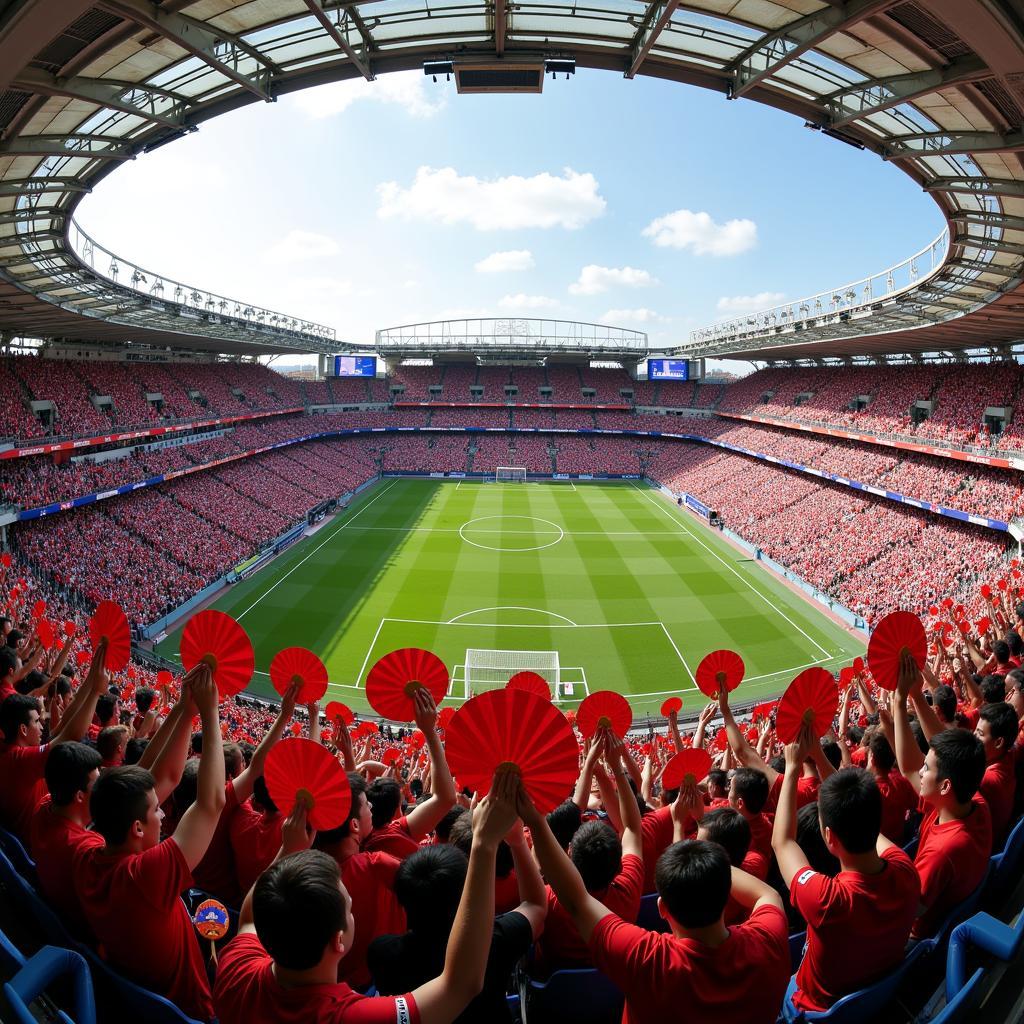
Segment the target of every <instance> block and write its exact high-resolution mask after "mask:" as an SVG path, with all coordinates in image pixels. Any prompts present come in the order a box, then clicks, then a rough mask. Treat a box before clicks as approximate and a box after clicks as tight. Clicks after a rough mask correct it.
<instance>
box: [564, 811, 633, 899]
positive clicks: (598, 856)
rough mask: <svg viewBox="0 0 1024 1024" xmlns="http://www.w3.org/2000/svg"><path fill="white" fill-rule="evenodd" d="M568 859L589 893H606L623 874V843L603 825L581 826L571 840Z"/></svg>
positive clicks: (606, 825) (613, 832)
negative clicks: (602, 891) (604, 891)
mask: <svg viewBox="0 0 1024 1024" xmlns="http://www.w3.org/2000/svg"><path fill="white" fill-rule="evenodd" d="M569 855H570V856H571V857H572V862H573V864H575V865H576V870H577V871H579V873H580V876H581V877H582V879H583V884H584V885H585V886H586V887H587V891H588V892H600V891H601V890H602V889H607V888H608V886H609V885H611V883H612V881H613V880H614V878H615V876H616V875H617V874H618V873H619V872H620V871H621V870H622V840H621V839H619V836H618V833H617V832H616V831H615V829H613V828H612V827H611V825H609V824H608V823H607V822H604V821H588V822H585V823H584V824H582V825H580V827H579V828H578V829H577V830H576V835H574V836H573V837H572V847H571V848H570V850H569Z"/></svg>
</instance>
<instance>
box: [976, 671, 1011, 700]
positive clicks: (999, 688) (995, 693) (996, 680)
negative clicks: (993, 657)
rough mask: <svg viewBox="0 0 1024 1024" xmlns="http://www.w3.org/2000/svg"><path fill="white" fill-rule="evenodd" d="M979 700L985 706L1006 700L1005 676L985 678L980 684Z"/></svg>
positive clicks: (994, 675)
mask: <svg viewBox="0 0 1024 1024" xmlns="http://www.w3.org/2000/svg"><path fill="white" fill-rule="evenodd" d="M980 686H981V699H982V700H983V701H984V702H985V703H986V704H997V703H999V701H1003V700H1006V676H1004V675H998V674H995V673H994V674H992V675H990V676H985V678H984V679H982V681H981V683H980Z"/></svg>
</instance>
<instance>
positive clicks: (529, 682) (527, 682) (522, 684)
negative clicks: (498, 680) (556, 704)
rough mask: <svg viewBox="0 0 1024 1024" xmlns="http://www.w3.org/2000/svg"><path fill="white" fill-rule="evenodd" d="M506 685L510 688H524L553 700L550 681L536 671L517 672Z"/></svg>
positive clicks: (526, 690)
mask: <svg viewBox="0 0 1024 1024" xmlns="http://www.w3.org/2000/svg"><path fill="white" fill-rule="evenodd" d="M505 686H506V688H507V689H510V690H524V691H525V692H526V693H532V694H533V695H534V696H535V697H543V698H544V700H551V687H550V686H548V681H547V680H546V679H545V678H544V677H543V676H539V675H537V673H536V672H517V673H516V674H515V675H514V676H513V677H512V678H511V679H510V680H509V681H508V682H507V683H506V684H505Z"/></svg>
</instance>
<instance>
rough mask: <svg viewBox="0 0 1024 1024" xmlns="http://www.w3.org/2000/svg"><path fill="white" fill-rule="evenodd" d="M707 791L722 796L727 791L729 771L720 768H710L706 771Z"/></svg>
mask: <svg viewBox="0 0 1024 1024" xmlns="http://www.w3.org/2000/svg"><path fill="white" fill-rule="evenodd" d="M708 791H709V792H711V793H720V794H722V795H723V796H724V795H725V794H726V793H728V792H729V773H728V772H727V771H725V770H724V769H722V768H712V769H711V771H709V772H708Z"/></svg>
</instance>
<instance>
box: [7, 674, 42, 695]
mask: <svg viewBox="0 0 1024 1024" xmlns="http://www.w3.org/2000/svg"><path fill="white" fill-rule="evenodd" d="M45 682H46V675H45V674H44V673H42V672H40V671H39V669H33V670H32V671H31V672H29V674H28V675H27V676H25V677H23V678H22V679H19V680H18V681H17V683H15V684H14V688H15V690H17V692H18V693H31V692H32V691H33V690H38V689H40V688H41V687H42V686H43V685H44V684H45Z"/></svg>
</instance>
